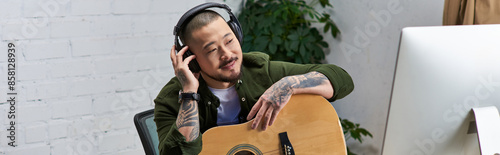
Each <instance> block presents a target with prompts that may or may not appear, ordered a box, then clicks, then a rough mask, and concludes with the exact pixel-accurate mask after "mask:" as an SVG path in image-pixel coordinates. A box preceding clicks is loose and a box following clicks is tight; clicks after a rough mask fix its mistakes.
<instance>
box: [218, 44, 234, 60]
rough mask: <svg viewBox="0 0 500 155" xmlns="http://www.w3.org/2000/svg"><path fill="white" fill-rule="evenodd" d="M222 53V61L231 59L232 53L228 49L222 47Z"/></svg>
mask: <svg viewBox="0 0 500 155" xmlns="http://www.w3.org/2000/svg"><path fill="white" fill-rule="evenodd" d="M220 52H221V57H220V58H221V59H222V60H228V59H230V58H231V51H230V50H229V49H228V48H227V47H224V46H223V47H221V48H220Z"/></svg>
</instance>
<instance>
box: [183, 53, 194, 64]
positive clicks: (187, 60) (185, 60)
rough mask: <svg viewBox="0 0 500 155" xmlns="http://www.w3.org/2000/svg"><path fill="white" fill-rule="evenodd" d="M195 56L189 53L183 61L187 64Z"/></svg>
mask: <svg viewBox="0 0 500 155" xmlns="http://www.w3.org/2000/svg"><path fill="white" fill-rule="evenodd" d="M195 58H196V55H190V56H188V57H187V58H186V59H184V63H186V64H189V62H191V61H192V60H193V59H195Z"/></svg>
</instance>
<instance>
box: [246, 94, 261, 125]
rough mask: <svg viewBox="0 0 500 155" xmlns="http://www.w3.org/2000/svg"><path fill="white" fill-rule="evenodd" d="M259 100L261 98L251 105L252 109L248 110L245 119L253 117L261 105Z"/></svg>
mask: <svg viewBox="0 0 500 155" xmlns="http://www.w3.org/2000/svg"><path fill="white" fill-rule="evenodd" d="M261 102H262V101H261V99H259V100H258V101H257V103H255V105H253V107H252V110H250V112H249V113H248V116H247V121H249V120H251V119H252V118H253V116H254V115H255V114H256V113H257V111H258V110H259V108H260V107H261V105H260V103H261Z"/></svg>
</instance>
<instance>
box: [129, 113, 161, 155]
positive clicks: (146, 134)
mask: <svg viewBox="0 0 500 155" xmlns="http://www.w3.org/2000/svg"><path fill="white" fill-rule="evenodd" d="M153 114H154V109H150V110H146V111H143V112H140V113H138V114H136V115H135V116H134V124H135V127H136V128H137V132H138V133H139V137H140V138H141V142H142V146H143V147H144V152H146V154H147V155H158V154H159V151H158V143H159V141H158V133H157V132H156V124H155V122H154V120H153V118H154V117H153Z"/></svg>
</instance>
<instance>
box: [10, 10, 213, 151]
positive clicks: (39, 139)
mask: <svg viewBox="0 0 500 155" xmlns="http://www.w3.org/2000/svg"><path fill="white" fill-rule="evenodd" d="M202 2H204V0H190V1H185V2H181V1H177V0H72V1H69V0H4V1H1V2H0V51H2V52H0V53H1V54H0V66H1V67H0V71H1V72H0V73H1V74H0V77H1V78H0V83H1V84H0V89H1V90H0V94H1V96H0V97H1V101H0V102H1V103H0V137H1V138H0V154H9V155H11V154H26V155H28V154H41V155H46V154H53V155H68V154H131V155H132V154H144V152H143V149H142V145H141V143H140V140H139V137H138V136H137V132H136V129H135V127H134V124H133V121H132V118H133V116H134V114H136V113H138V112H140V111H143V110H146V109H151V108H152V107H153V102H152V100H153V99H154V98H155V97H156V95H157V93H158V92H159V90H160V89H161V88H162V86H163V85H164V84H165V83H166V82H168V80H169V79H170V78H171V77H172V76H174V75H173V71H172V68H171V62H170V59H169V51H170V48H171V46H172V43H173V40H174V39H173V35H172V30H173V27H174V25H175V24H176V22H177V20H178V19H179V18H180V16H181V15H182V14H183V13H184V12H185V11H186V10H187V9H189V8H191V7H193V6H194V5H197V4H200V3H202ZM8 43H14V44H15V45H16V47H15V49H16V50H17V52H16V53H17V57H16V62H17V66H16V72H17V83H16V88H17V90H18V91H17V92H18V95H17V98H16V100H17V103H16V107H15V108H16V109H15V110H14V111H15V115H16V117H15V123H16V129H17V131H16V133H15V137H16V139H15V140H16V145H17V147H15V148H14V147H10V146H8V145H7V143H8V142H9V140H8V138H7V135H8V134H10V132H7V128H9V127H10V125H9V123H10V121H11V119H8V117H7V114H8V112H9V111H10V110H9V108H10V105H9V103H5V99H6V93H7V92H8V91H7V50H8V47H7V45H8Z"/></svg>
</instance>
